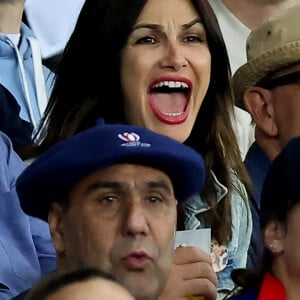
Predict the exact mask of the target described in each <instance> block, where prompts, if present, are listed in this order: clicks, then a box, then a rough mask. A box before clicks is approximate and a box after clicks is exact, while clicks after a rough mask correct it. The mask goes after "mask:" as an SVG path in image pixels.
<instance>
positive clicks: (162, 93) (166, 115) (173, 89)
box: [148, 78, 192, 124]
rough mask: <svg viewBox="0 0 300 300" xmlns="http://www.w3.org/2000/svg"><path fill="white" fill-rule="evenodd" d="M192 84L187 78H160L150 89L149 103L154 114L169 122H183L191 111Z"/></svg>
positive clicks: (162, 120)
mask: <svg viewBox="0 0 300 300" xmlns="http://www.w3.org/2000/svg"><path fill="white" fill-rule="evenodd" d="M191 90H192V84H191V82H190V81H189V80H186V79H171V78H160V79H159V80H156V81H154V82H153V83H152V84H151V86H150V88H149V91H148V101H149V105H150V107H151V109H152V111H153V113H154V115H155V116H156V117H157V118H158V119H159V120H160V121H161V122H164V123H167V124H180V123H183V122H184V121H185V120H186V119H187V117H188V112H189V103H190V95H191Z"/></svg>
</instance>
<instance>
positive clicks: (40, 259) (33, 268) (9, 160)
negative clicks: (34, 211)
mask: <svg viewBox="0 0 300 300" xmlns="http://www.w3.org/2000/svg"><path fill="white" fill-rule="evenodd" d="M24 167H25V166H24V164H23V162H22V161H21V159H20V158H19V157H18V156H17V155H16V153H15V152H14V151H13V150H12V145H11V142H10V140H9V139H8V137H7V136H5V135H4V134H3V133H1V132H0V299H1V300H6V299H11V298H12V297H13V296H15V295H18V294H19V293H20V292H22V291H23V290H25V289H28V288H30V287H31V286H32V285H33V284H34V283H36V282H37V281H38V280H39V279H40V277H41V275H42V274H44V273H47V272H49V271H51V270H53V269H55V267H56V258H55V251H54V247H53V245H52V243H51V237H50V233H49V227H48V224H47V223H46V222H44V221H42V220H38V219H35V218H32V217H28V216H27V215H25V214H24V212H23V211H22V210H21V207H20V204H19V200H18V197H17V194H16V191H15V181H16V178H17V176H18V175H19V174H20V172H22V170H23V169H24Z"/></svg>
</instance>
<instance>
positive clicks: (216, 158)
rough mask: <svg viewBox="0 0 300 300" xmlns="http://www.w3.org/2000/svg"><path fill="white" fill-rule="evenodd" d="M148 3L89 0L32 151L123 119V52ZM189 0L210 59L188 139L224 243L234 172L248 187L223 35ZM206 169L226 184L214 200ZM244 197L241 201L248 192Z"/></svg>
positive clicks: (202, 3) (196, 0)
mask: <svg viewBox="0 0 300 300" xmlns="http://www.w3.org/2000/svg"><path fill="white" fill-rule="evenodd" d="M146 2H147V0H130V1H120V0H101V1H99V0H86V2H85V4H84V6H83V8H82V11H81V14H80V16H79V19H78V22H77V25H76V27H75V30H74V32H73V34H72V36H71V38H70V40H69V42H68V44H67V46H66V49H65V52H64V54H63V57H62V60H61V62H60V64H59V66H58V69H57V76H56V83H55V85H54V88H53V92H52V95H51V98H50V101H49V105H48V107H47V110H46V113H45V117H44V119H43V121H42V124H41V127H40V133H39V134H40V136H41V139H40V141H39V142H40V146H38V147H37V148H36V149H34V151H31V153H30V156H35V155H38V154H40V153H42V152H43V151H45V150H47V149H48V148H49V147H51V146H52V145H53V144H55V143H57V142H59V141H61V140H63V139H65V138H67V137H69V136H72V135H74V134H75V133H77V132H79V131H81V130H83V129H86V128H88V127H91V126H93V125H94V124H95V121H96V119H98V118H100V117H102V118H104V119H105V121H106V122H107V123H126V120H125V117H124V109H125V108H124V107H123V93H122V88H121V83H120V56H121V53H122V50H123V48H124V46H125V44H126V42H127V39H128V37H129V35H130V33H131V29H132V27H133V26H134V24H135V22H136V20H137V18H138V16H139V15H140V13H141V11H142V9H143V7H144V6H145V4H146ZM191 3H192V4H193V5H194V7H195V9H196V11H197V12H198V14H199V16H200V18H201V19H202V21H203V24H204V27H205V30H206V36H207V41H208V46H209V49H210V53H211V61H212V64H211V80H210V84H209V88H208V92H207V94H206V96H205V99H204V101H203V103H202V106H201V109H200V112H199V114H198V116H197V120H196V122H195V125H194V128H193V130H192V132H191V134H190V136H189V138H188V139H187V141H186V142H185V144H187V145H189V146H191V147H192V148H194V149H195V150H196V151H198V152H199V153H201V154H202V156H203V157H204V159H205V161H206V169H207V182H206V184H205V187H204V190H203V193H202V196H203V198H204V199H205V200H206V201H207V202H208V203H209V204H210V206H211V207H213V208H212V209H211V210H210V212H209V214H210V215H209V219H210V223H211V227H212V230H213V236H214V238H215V239H216V240H217V241H218V242H219V243H222V244H224V243H225V244H227V243H228V241H230V239H231V203H230V195H231V192H232V191H233V189H235V186H234V184H233V180H232V174H235V175H236V176H237V177H238V178H239V179H240V180H241V181H242V182H243V183H244V184H245V185H246V187H247V186H248V182H249V181H248V177H247V174H246V171H245V168H244V166H243V163H242V161H241V158H240V153H239V150H238V146H237V142H236V136H235V134H234V131H233V128H232V116H233V96H232V93H231V87H230V76H231V74H230V67H229V61H228V56H227V52H226V48H225V44H224V41H223V38H222V34H221V31H220V28H219V25H218V23H217V20H216V17H215V15H214V13H213V11H212V9H211V7H210V5H209V4H208V2H207V0H191ZM210 170H213V172H214V173H215V174H216V176H217V178H218V179H219V180H220V181H221V182H222V184H224V185H225V186H226V187H228V189H229V193H228V195H227V196H225V199H223V201H221V203H220V204H218V205H215V204H216V196H215V189H214V185H213V179H212V175H211V173H210ZM237 190H238V188H237ZM238 192H239V190H238ZM242 197H243V198H244V200H245V201H246V199H245V198H246V196H245V195H242Z"/></svg>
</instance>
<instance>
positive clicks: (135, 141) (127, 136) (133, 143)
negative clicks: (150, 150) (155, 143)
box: [118, 132, 151, 147]
mask: <svg viewBox="0 0 300 300" xmlns="http://www.w3.org/2000/svg"><path fill="white" fill-rule="evenodd" d="M118 138H119V139H121V140H122V141H124V142H126V143H124V144H122V145H121V146H122V147H150V146H151V145H150V144H149V143H142V142H140V139H141V138H140V136H139V135H138V134H137V133H135V132H131V133H129V132H123V133H119V134H118Z"/></svg>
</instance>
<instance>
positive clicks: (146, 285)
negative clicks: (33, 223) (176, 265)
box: [16, 120, 205, 300]
mask: <svg viewBox="0 0 300 300" xmlns="http://www.w3.org/2000/svg"><path fill="white" fill-rule="evenodd" d="M204 180H205V167H204V163H203V160H202V157H201V156H200V155H199V154H198V153H197V152H195V151H194V150H193V149H191V148H189V147H187V146H185V145H183V144H181V143H179V142H176V141H175V140H173V139H170V138H168V137H165V136H162V135H159V134H157V133H154V132H152V131H150V130H147V129H145V128H139V127H135V126H129V125H108V124H103V122H102V124H101V120H100V122H99V124H97V126H95V127H93V128H91V129H89V130H86V131H83V132H81V133H79V134H77V135H75V136H73V137H71V138H69V139H67V140H65V141H63V142H61V143H58V144H56V145H55V146H54V147H52V148H51V149H50V150H49V151H47V152H45V153H44V154H42V155H41V156H40V157H38V158H37V159H36V160H35V161H34V162H33V163H32V164H31V165H29V166H28V167H27V168H26V169H25V171H24V172H23V173H22V174H21V175H20V177H19V178H18V180H17V184H16V189H17V193H18V195H19V198H20V203H21V207H22V209H23V210H24V211H25V213H27V214H28V215H32V216H35V217H39V218H41V219H43V220H46V221H47V220H48V222H49V226H50V230H51V234H52V240H53V243H54V246H55V248H56V253H57V265H58V270H67V269H72V268H74V267H81V266H82V267H83V266H93V267H98V268H100V269H102V270H104V271H106V272H108V273H111V274H113V275H114V276H115V277H116V278H117V279H118V280H119V281H120V282H121V283H123V284H124V285H125V287H127V288H128V290H129V291H130V292H131V293H132V294H133V296H134V297H135V299H138V300H139V299H153V300H154V299H158V298H159V295H160V293H161V292H162V290H163V288H164V285H165V283H166V280H167V277H168V272H169V269H170V266H171V263H172V257H173V251H174V235H175V231H176V222H177V203H179V204H181V203H182V202H184V201H185V200H186V199H187V198H188V197H189V196H192V195H194V194H196V193H199V192H200V191H201V189H202V186H203V183H204Z"/></svg>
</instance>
